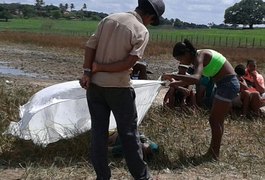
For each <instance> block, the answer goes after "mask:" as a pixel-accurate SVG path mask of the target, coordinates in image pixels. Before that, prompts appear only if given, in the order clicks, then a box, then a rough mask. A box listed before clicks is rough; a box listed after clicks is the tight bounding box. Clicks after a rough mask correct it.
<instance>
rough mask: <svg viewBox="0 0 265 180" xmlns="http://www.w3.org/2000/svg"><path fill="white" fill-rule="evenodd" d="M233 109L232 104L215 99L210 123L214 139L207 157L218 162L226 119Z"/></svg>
mask: <svg viewBox="0 0 265 180" xmlns="http://www.w3.org/2000/svg"><path fill="white" fill-rule="evenodd" d="M230 108H231V102H225V101H221V100H219V99H216V98H214V102H213V106H212V109H211V114H210V118H209V123H210V126H211V131H212V139H211V144H210V147H209V150H208V152H207V155H210V156H211V157H212V158H213V159H215V160H218V158H219V154H220V146H221V140H222V136H223V132H224V119H225V116H226V115H227V114H228V112H229V110H230Z"/></svg>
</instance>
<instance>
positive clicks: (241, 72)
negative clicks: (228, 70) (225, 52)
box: [235, 64, 246, 76]
mask: <svg viewBox="0 0 265 180" xmlns="http://www.w3.org/2000/svg"><path fill="white" fill-rule="evenodd" d="M245 69H246V67H245V66H244V65H243V64H239V65H237V66H236V67H235V72H236V74H237V75H238V76H244V75H245V73H246V72H245Z"/></svg>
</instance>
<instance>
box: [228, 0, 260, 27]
mask: <svg viewBox="0 0 265 180" xmlns="http://www.w3.org/2000/svg"><path fill="white" fill-rule="evenodd" d="M224 18H225V21H224V22H225V23H227V24H233V25H238V24H242V25H249V28H251V29H252V28H253V25H254V24H263V23H264V19H265V2H263V0H242V1H240V2H239V3H236V4H234V5H233V6H231V7H229V8H227V9H226V10H225V15H224Z"/></svg>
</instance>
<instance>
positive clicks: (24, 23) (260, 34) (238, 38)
mask: <svg viewBox="0 0 265 180" xmlns="http://www.w3.org/2000/svg"><path fill="white" fill-rule="evenodd" d="M97 24H98V21H91V20H52V19H11V20H10V21H9V22H0V31H25V32H35V33H49V34H63V35H71V36H73V35H74V36H87V35H91V34H92V33H93V32H94V31H95V29H96V27H97ZM149 29H150V38H151V40H153V41H156V42H160V41H161V42H162V41H163V42H164V41H169V42H176V41H182V40H183V39H184V38H188V39H190V40H191V41H192V42H193V43H194V44H197V45H208V46H209V45H210V46H219V47H265V36H264V34H265V29H260V28H257V29H252V30H247V29H181V30H180V29H174V28H171V27H167V28H165V27H163V28H152V27H151V26H150V27H149Z"/></svg>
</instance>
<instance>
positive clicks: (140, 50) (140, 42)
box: [130, 32, 149, 59]
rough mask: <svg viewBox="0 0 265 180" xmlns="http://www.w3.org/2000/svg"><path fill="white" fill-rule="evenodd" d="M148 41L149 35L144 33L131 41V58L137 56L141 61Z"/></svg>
mask: <svg viewBox="0 0 265 180" xmlns="http://www.w3.org/2000/svg"><path fill="white" fill-rule="evenodd" d="M148 41H149V33H148V32H146V33H144V35H142V36H138V37H136V38H135V39H134V41H133V44H134V45H133V49H132V50H131V52H130V55H132V56H138V57H139V58H140V59H142V57H143V54H144V50H145V48H146V45H147V43H148Z"/></svg>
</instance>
